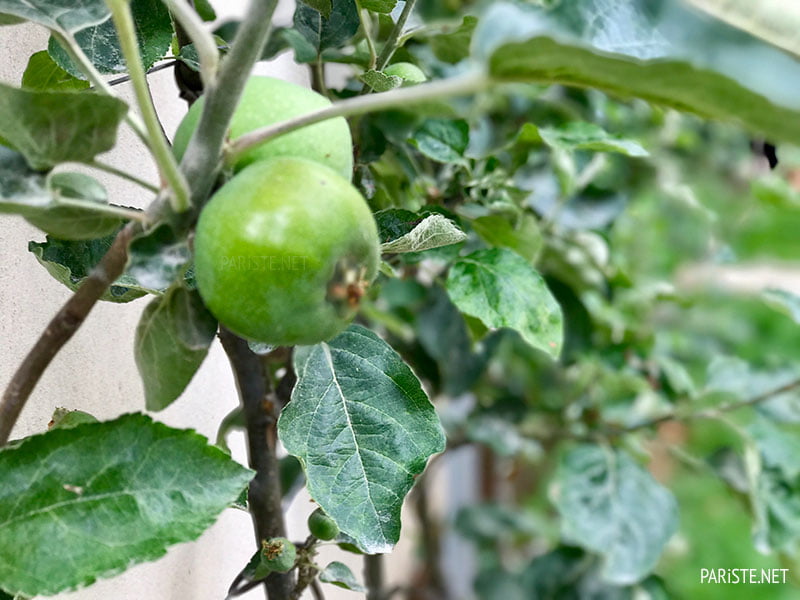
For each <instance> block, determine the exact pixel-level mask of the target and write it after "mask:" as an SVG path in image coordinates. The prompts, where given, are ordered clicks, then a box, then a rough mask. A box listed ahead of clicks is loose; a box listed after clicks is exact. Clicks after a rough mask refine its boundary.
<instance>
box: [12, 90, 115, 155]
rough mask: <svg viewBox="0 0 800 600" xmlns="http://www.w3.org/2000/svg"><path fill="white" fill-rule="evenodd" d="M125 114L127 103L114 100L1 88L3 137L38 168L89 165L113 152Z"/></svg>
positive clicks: (84, 95)
mask: <svg viewBox="0 0 800 600" xmlns="http://www.w3.org/2000/svg"><path fill="white" fill-rule="evenodd" d="M127 112H128V107H127V105H126V104H125V103H124V102H123V101H122V100H119V99H117V98H112V97H111V96H105V95H100V94H87V93H83V92H39V91H32V90H24V89H18V88H14V87H11V86H8V85H4V84H0V137H2V138H4V139H6V140H7V141H8V142H9V143H10V144H11V145H12V146H13V147H14V149H15V150H17V151H18V152H20V153H21V154H23V155H24V156H25V158H26V160H27V161H28V164H29V165H30V166H31V168H33V169H37V170H44V169H48V168H50V167H52V166H54V165H57V164H58V163H61V162H68V161H72V162H91V161H92V159H93V158H94V157H95V155H97V154H99V153H101V152H105V151H107V150H110V149H111V148H113V147H114V144H115V143H116V140H117V127H118V126H119V124H120V122H121V121H122V119H123V118H124V117H125V114H126V113H127Z"/></svg>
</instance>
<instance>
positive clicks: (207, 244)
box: [194, 158, 379, 346]
mask: <svg viewBox="0 0 800 600" xmlns="http://www.w3.org/2000/svg"><path fill="white" fill-rule="evenodd" d="M194 251H195V276H196V279H197V287H198V290H199V291H200V295H201V296H202V298H203V301H204V302H205V304H206V306H207V307H208V309H209V310H210V311H211V312H212V313H213V314H214V316H215V317H217V319H219V321H220V323H222V324H223V325H225V326H226V327H227V328H228V329H230V330H231V331H233V332H234V333H236V334H238V335H240V336H242V337H245V338H247V339H250V340H254V341H259V342H263V343H266V344H272V345H280V346H293V345H296V344H301V345H310V344H316V343H319V342H322V341H325V340H329V339H331V338H332V337H334V336H335V335H336V334H338V333H339V332H341V331H342V330H343V329H344V328H345V327H347V325H348V324H349V322H350V321H351V320H352V318H353V317H354V316H355V313H356V311H357V309H358V304H359V300H360V298H361V296H363V294H364V291H365V289H366V287H367V286H368V285H369V284H370V283H371V282H372V280H373V279H374V278H375V275H376V274H377V266H378V255H379V239H378V231H377V226H376V225H375V219H374V218H373V217H372V213H371V212H370V209H369V207H368V206H367V203H366V202H365V200H364V198H362V196H361V194H359V192H358V190H356V189H355V188H354V187H353V185H352V184H351V183H350V182H349V181H347V180H345V179H344V178H342V177H341V176H339V175H338V174H337V173H336V172H335V171H333V170H331V169H329V168H327V167H325V166H323V165H321V164H319V163H315V162H311V161H309V160H303V159H300V158H276V159H273V160H268V161H259V162H257V163H255V164H253V165H250V166H249V167H247V168H246V169H244V170H243V171H241V172H240V173H238V174H237V175H234V177H233V178H232V179H231V180H230V181H229V182H227V183H226V184H225V185H223V186H222V187H221V188H220V189H219V190H218V191H217V192H216V193H215V194H214V196H213V197H212V198H211V200H209V202H208V204H207V205H206V206H205V207H204V208H203V211H202V212H201V213H200V219H199V221H198V223H197V229H196V231H195V239H194Z"/></svg>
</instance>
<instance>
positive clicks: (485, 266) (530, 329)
mask: <svg viewBox="0 0 800 600" xmlns="http://www.w3.org/2000/svg"><path fill="white" fill-rule="evenodd" d="M447 292H448V293H449V294H450V297H451V298H452V299H453V302H454V303H455V305H456V306H457V307H458V308H459V310H461V312H463V313H465V314H467V315H470V316H473V317H476V318H478V319H480V320H481V321H482V322H483V324H484V325H486V326H487V327H489V328H496V327H509V328H511V329H514V330H516V331H517V332H518V333H519V334H520V335H521V336H522V338H523V339H524V340H525V341H526V342H527V343H528V344H530V345H531V346H533V347H534V348H538V349H539V350H542V351H544V352H546V353H547V354H549V355H550V356H552V357H554V358H556V357H558V355H559V353H560V352H561V345H562V343H563V337H564V332H563V329H564V323H563V317H562V315H561V308H560V307H559V306H558V303H557V302H556V301H555V299H554V298H553V295H552V294H551V293H550V290H548V289H547V285H546V284H545V282H544V279H542V277H541V275H539V273H537V272H536V270H535V269H534V268H533V267H532V266H531V264H530V263H529V262H528V261H526V260H525V259H524V258H522V257H521V256H519V255H518V254H516V253H514V252H511V251H510V250H504V249H499V248H495V249H490V250H479V251H477V252H473V253H472V254H470V255H468V256H465V257H462V258H460V259H459V260H458V261H457V262H456V263H455V264H454V265H453V266H452V267H451V268H450V273H449V275H448V277H447Z"/></svg>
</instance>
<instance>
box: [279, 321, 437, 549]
mask: <svg viewBox="0 0 800 600" xmlns="http://www.w3.org/2000/svg"><path fill="white" fill-rule="evenodd" d="M294 368H295V372H296V373H297V378H298V379H297V384H296V385H295V388H294V391H293V392H292V399H291V401H290V402H289V404H288V405H287V406H286V407H285V408H284V409H283V413H282V414H281V417H280V419H279V421H278V433H279V435H280V439H281V441H282V442H283V445H284V446H285V447H286V450H287V451H288V452H289V453H290V454H292V455H294V456H297V457H298V458H299V459H300V461H301V462H302V463H303V466H304V469H305V471H306V477H307V481H308V483H307V487H308V491H309V493H310V494H311V496H312V497H313V498H314V500H315V501H316V502H317V503H319V505H320V506H321V507H322V508H323V510H324V511H325V512H326V513H327V514H328V515H329V516H330V517H331V518H333V519H334V520H335V521H336V523H337V524H338V525H339V528H340V529H341V531H342V532H344V533H345V534H347V535H349V536H350V537H352V538H353V539H354V540H355V541H356V543H357V544H358V545H359V546H360V547H361V549H362V550H364V551H365V552H368V553H381V552H388V551H389V550H391V548H392V546H394V544H395V543H396V542H397V540H398V537H399V535H400V509H401V507H402V504H403V499H404V497H405V495H406V494H407V493H408V491H409V490H410V489H411V486H412V485H413V484H414V479H415V477H416V476H417V475H419V474H420V473H421V472H422V471H423V469H424V468H425V463H426V462H427V460H428V458H429V457H430V456H431V455H432V454H434V453H436V452H441V451H442V450H443V449H444V443H445V439H444V433H443V431H442V427H441V424H440V423H439V419H438V417H437V416H436V413H435V411H434V409H433V406H432V405H431V403H430V401H429V400H428V398H427V396H426V395H425V392H424V391H423V390H422V387H421V386H420V383H419V381H418V380H417V378H416V376H415V375H414V373H413V372H412V371H411V369H409V368H408V366H407V365H406V364H405V363H404V362H403V361H402V359H401V358H400V356H398V354H397V353H396V352H395V351H394V350H392V348H391V347H389V346H388V345H387V344H386V342H384V341H383V340H381V339H380V338H379V337H378V336H376V335H375V334H374V333H372V332H371V331H369V330H367V329H364V328H363V327H359V326H356V325H353V326H351V327H350V328H349V329H348V330H347V331H345V332H344V333H342V334H340V335H339V336H337V337H336V338H334V339H333V340H331V341H330V342H326V343H322V344H318V345H316V346H305V347H298V348H297V349H296V350H295V355H294Z"/></svg>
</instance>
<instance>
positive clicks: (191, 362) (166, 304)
mask: <svg viewBox="0 0 800 600" xmlns="http://www.w3.org/2000/svg"><path fill="white" fill-rule="evenodd" d="M216 333H217V320H216V319H215V318H214V317H213V316H212V315H211V313H209V312H208V310H207V309H206V307H205V306H204V305H203V301H202V300H201V299H200V295H199V294H198V293H197V291H190V290H187V289H186V288H185V287H183V286H182V285H176V286H174V287H172V288H170V289H169V290H168V291H167V293H166V294H164V295H163V296H159V297H158V298H155V299H154V300H152V301H151V302H150V304H148V305H147V308H145V310H144V313H142V317H141V320H140V321H139V326H138V327H137V328H136V339H135V341H134V349H135V356H136V366H137V367H138V368H139V375H141V377H142V383H143V384H144V392H145V401H146V405H147V410H163V409H165V408H166V407H167V406H169V405H170V404H172V403H173V402H174V401H175V400H177V399H178V397H179V396H180V395H181V394H182V393H183V390H185V389H186V386H187V385H189V382H190V381H191V380H192V377H194V374H195V373H196V372H197V369H199V368H200V365H201V364H202V362H203V360H204V359H205V357H206V354H208V348H209V346H211V342H213V341H214V335H215V334H216Z"/></svg>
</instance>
